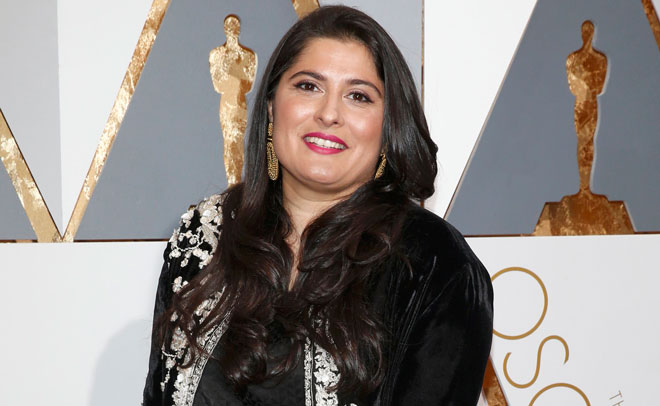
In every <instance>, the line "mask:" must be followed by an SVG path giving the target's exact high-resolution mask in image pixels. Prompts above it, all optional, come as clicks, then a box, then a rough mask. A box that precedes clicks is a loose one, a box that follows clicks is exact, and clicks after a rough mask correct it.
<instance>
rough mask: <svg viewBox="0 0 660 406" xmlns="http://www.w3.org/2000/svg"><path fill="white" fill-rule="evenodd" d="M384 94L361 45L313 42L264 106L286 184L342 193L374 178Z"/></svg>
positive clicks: (366, 51) (322, 191)
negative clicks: (266, 108)
mask: <svg viewBox="0 0 660 406" xmlns="http://www.w3.org/2000/svg"><path fill="white" fill-rule="evenodd" d="M384 97H385V94H384V86H383V83H382V81H381V80H380V78H379V77H378V73H377V71H376V66H375V65H374V62H373V60H372V57H371V54H370V53H369V51H368V49H367V48H366V47H365V46H364V45H362V44H361V43H359V42H357V41H353V40H345V41H340V40H336V39H329V38H317V39H313V40H311V41H310V42H309V43H308V45H307V46H306V47H305V48H304V49H303V51H302V52H301V53H300V54H299V55H298V58H297V60H296V62H295V63H294V64H293V65H292V66H291V67H290V68H289V69H288V70H287V71H285V72H284V73H283V74H282V77H281V79H280V82H279V84H278V86H277V89H276V91H275V96H274V98H273V101H272V103H269V106H268V107H269V116H270V119H271V121H272V122H273V144H274V147H275V153H276V154H277V157H278V158H279V161H280V169H281V172H282V182H283V184H284V187H285V190H287V189H289V188H296V189H297V190H299V191H302V190H306V191H312V192H315V193H321V194H326V195H334V196H341V195H347V194H350V193H352V192H353V191H354V190H355V189H357V188H358V187H359V186H360V185H362V184H363V183H365V182H367V181H369V180H370V179H373V176H374V173H375V169H376V164H377V162H378V158H379V153H380V150H381V129H382V125H383V110H384V101H385V99H384Z"/></svg>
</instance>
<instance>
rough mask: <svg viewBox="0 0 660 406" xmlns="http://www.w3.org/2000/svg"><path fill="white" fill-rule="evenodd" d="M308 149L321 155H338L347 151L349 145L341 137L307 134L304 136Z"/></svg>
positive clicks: (317, 133)
mask: <svg viewBox="0 0 660 406" xmlns="http://www.w3.org/2000/svg"><path fill="white" fill-rule="evenodd" d="M303 141H304V142H305V145H307V148H309V149H311V150H312V151H314V152H316V153H319V154H324V155H327V154H338V153H340V152H342V151H344V150H346V149H348V145H346V143H345V142H344V141H343V140H342V139H341V138H339V137H336V136H334V135H331V134H324V133H320V132H313V133H307V134H305V135H304V136H303Z"/></svg>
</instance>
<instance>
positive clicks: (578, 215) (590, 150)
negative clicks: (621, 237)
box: [533, 21, 635, 235]
mask: <svg viewBox="0 0 660 406" xmlns="http://www.w3.org/2000/svg"><path fill="white" fill-rule="evenodd" d="M593 37H594V25H593V23H592V22H591V21H585V22H584V23H582V47H581V48H580V49H579V50H577V51H575V52H573V53H571V54H570V55H569V56H568V58H567V60H566V73H567V75H568V86H569V88H570V90H571V93H573V94H574V95H575V111H574V120H575V130H576V132H577V161H578V171H579V175H580V190H579V191H578V192H577V193H576V194H574V195H569V196H564V197H563V198H562V199H561V201H560V202H549V203H546V204H545V206H544V207H543V211H542V212H541V216H540V217H539V220H538V223H537V224H536V228H535V229H534V233H533V235H588V234H633V233H634V232H635V230H634V228H633V225H632V222H631V221H630V217H629V216H628V211H627V210H626V206H625V203H624V202H622V201H609V200H608V199H607V197H606V196H604V195H599V194H595V193H593V192H592V191H591V171H592V168H593V164H594V136H595V133H596V127H597V123H598V100H597V96H598V95H600V94H601V93H602V92H603V87H604V85H605V80H606V77H607V57H606V56H605V55H604V54H603V53H601V52H600V51H597V50H596V49H594V48H593V45H592V41H593Z"/></svg>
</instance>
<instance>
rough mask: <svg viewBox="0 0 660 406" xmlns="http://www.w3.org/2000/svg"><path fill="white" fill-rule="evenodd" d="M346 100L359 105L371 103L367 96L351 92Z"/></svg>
mask: <svg viewBox="0 0 660 406" xmlns="http://www.w3.org/2000/svg"><path fill="white" fill-rule="evenodd" d="M348 98H349V99H352V100H354V101H356V102H359V103H371V99H370V98H369V96H367V95H366V94H364V93H362V92H352V93H351V94H349V95H348Z"/></svg>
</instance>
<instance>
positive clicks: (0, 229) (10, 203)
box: [0, 163, 37, 240]
mask: <svg viewBox="0 0 660 406" xmlns="http://www.w3.org/2000/svg"><path fill="white" fill-rule="evenodd" d="M36 239H37V236H36V234H35V233H34V230H33V229H32V226H31V225H30V220H29V219H28V217H27V215H26V214H25V210H24V209H23V205H21V201H20V200H19V199H18V195H17V194H16V189H14V185H13V184H12V183H11V179H10V178H9V174H7V171H6V170H5V167H4V165H2V163H0V240H36Z"/></svg>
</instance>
